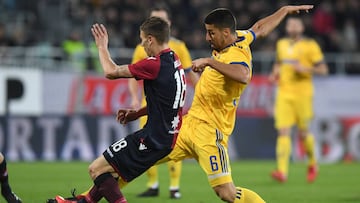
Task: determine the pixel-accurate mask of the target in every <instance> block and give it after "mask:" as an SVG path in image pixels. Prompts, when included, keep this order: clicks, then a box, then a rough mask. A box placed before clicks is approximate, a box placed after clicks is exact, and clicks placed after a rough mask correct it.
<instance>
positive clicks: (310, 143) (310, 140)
mask: <svg viewBox="0 0 360 203" xmlns="http://www.w3.org/2000/svg"><path fill="white" fill-rule="evenodd" d="M304 145H305V150H306V155H307V156H308V159H309V165H310V166H313V165H315V164H316V157H315V139H314V136H313V135H312V134H308V135H307V136H306V137H305V139H304Z"/></svg>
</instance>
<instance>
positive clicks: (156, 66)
mask: <svg viewBox="0 0 360 203" xmlns="http://www.w3.org/2000/svg"><path fill="white" fill-rule="evenodd" d="M129 71H130V73H131V74H132V75H133V76H134V78H135V79H137V80H154V79H155V78H156V77H157V76H158V74H159V71H160V58H159V57H148V58H145V59H143V60H140V61H139V62H137V63H134V64H130V65H129Z"/></svg>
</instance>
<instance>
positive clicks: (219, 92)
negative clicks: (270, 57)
mask: <svg viewBox="0 0 360 203" xmlns="http://www.w3.org/2000/svg"><path fill="white" fill-rule="evenodd" d="M312 7H313V6H311V5H302V6H284V7H282V8H280V9H279V10H278V11H276V12H275V13H274V14H272V15H270V16H268V17H266V18H264V19H261V20H259V21H258V22H256V23H255V24H254V25H253V26H252V27H251V28H250V29H248V30H243V31H236V19H235V17H234V15H233V14H232V13H231V12H230V10H228V9H223V8H220V9H215V10H213V11H211V12H210V13H209V14H208V15H207V16H206V17H205V20H204V23H205V28H206V40H207V41H208V42H209V43H210V44H211V46H212V48H213V52H212V57H211V58H200V59H197V60H194V61H193V65H192V69H193V70H194V71H200V72H202V74H201V76H200V79H199V81H198V83H197V84H196V87H195V94H194V100H193V102H192V106H191V107H190V110H189V113H188V115H186V116H185V117H184V120H183V125H182V127H181V129H180V132H179V137H178V140H177V142H176V144H175V147H174V149H173V151H172V152H171V153H170V154H169V155H168V156H167V157H165V158H164V159H162V160H161V161H159V163H161V162H163V161H168V160H174V161H179V160H182V159H184V158H195V159H196V160H197V161H198V162H199V164H200V166H201V168H202V169H203V170H204V172H205V173H206V174H207V176H208V180H209V183H210V185H211V187H212V188H213V189H214V191H215V193H216V194H217V195H218V196H219V197H220V198H221V199H222V200H223V201H225V202H229V203H245V202H247V203H255V202H256V203H261V202H264V200H263V199H262V198H261V197H260V196H259V195H258V194H256V193H255V192H253V191H251V190H249V189H245V188H242V187H235V185H234V183H233V180H232V177H231V169H230V163H229V156H228V151H227V141H228V138H229V136H230V134H231V132H232V131H233V128H234V125H235V117H236V109H237V105H238V102H239V99H240V95H241V93H242V92H243V91H244V89H245V88H246V86H247V84H248V83H249V82H250V79H251V73H252V63H251V59H252V56H251V51H250V47H249V46H250V44H251V43H252V42H253V41H254V40H255V38H257V37H258V38H259V37H264V36H266V35H267V34H268V33H269V32H270V31H271V30H273V29H274V28H275V27H276V26H277V25H278V24H279V23H280V22H281V21H282V20H283V19H284V18H285V16H287V14H290V13H295V12H300V11H301V10H305V11H307V10H309V9H311V8H312Z"/></svg>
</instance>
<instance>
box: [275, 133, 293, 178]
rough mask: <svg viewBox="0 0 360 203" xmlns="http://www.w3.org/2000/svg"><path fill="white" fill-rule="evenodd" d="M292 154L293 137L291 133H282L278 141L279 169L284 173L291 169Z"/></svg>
mask: <svg viewBox="0 0 360 203" xmlns="http://www.w3.org/2000/svg"><path fill="white" fill-rule="evenodd" d="M290 155H291V138H290V136H289V135H280V136H278V137H277V142H276V161H277V169H278V170H279V171H280V172H282V173H283V174H284V175H287V174H288V171H289V159H290Z"/></svg>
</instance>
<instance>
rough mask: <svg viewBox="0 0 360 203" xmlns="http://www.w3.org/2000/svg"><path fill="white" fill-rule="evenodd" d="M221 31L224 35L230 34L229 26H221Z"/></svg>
mask: <svg viewBox="0 0 360 203" xmlns="http://www.w3.org/2000/svg"><path fill="white" fill-rule="evenodd" d="M222 32H223V35H224V36H225V37H228V36H230V35H231V31H230V28H223V29H222Z"/></svg>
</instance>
